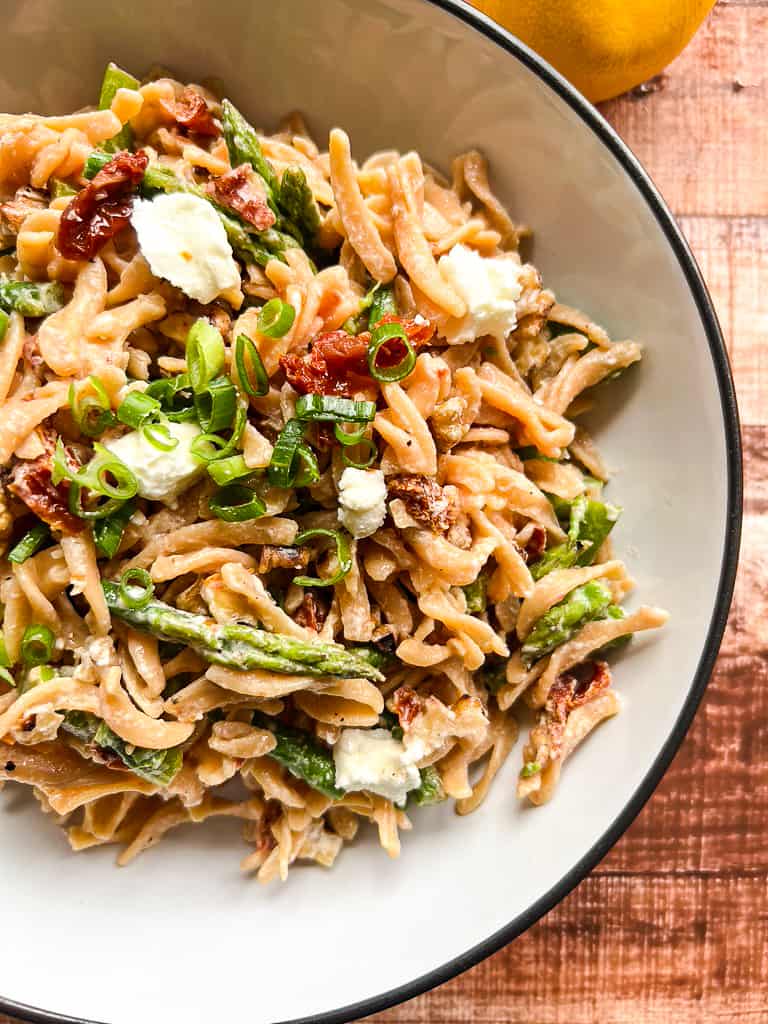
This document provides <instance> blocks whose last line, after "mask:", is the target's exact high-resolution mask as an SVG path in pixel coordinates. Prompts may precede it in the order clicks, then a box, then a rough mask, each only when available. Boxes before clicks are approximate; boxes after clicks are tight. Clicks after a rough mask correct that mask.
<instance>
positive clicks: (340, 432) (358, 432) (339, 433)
mask: <svg viewBox="0 0 768 1024" xmlns="http://www.w3.org/2000/svg"><path fill="white" fill-rule="evenodd" d="M367 431H368V424H367V423H361V424H360V426H359V427H357V428H356V429H355V430H346V429H345V427H344V425H343V424H342V423H334V425H333V432H334V434H335V435H336V440H337V441H338V442H339V444H340V445H342V446H343V447H344V448H349V447H351V446H352V445H355V444H360V442H361V441H362V440H364V438H365V435H366V433H367Z"/></svg>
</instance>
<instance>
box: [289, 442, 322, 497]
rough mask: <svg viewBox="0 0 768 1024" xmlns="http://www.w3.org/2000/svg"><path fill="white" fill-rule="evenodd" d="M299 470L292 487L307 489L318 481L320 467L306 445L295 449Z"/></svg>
mask: <svg viewBox="0 0 768 1024" xmlns="http://www.w3.org/2000/svg"><path fill="white" fill-rule="evenodd" d="M296 454H297V456H298V460H299V469H298V472H297V474H296V478H295V480H294V482H293V486H294V487H309V486H310V485H311V484H314V483H315V482H316V481H318V480H319V479H320V467H319V466H318V464H317V456H316V455H315V453H314V452H313V451H312V449H311V448H310V447H309V445H308V444H303V443H302V444H300V445H299V447H298V449H297V453H296Z"/></svg>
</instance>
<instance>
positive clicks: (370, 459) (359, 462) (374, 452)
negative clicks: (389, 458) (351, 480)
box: [341, 437, 379, 469]
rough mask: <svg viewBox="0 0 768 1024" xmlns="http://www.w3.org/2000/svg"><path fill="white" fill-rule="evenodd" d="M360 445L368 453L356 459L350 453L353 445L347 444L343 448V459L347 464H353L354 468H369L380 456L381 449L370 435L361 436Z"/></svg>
mask: <svg viewBox="0 0 768 1024" xmlns="http://www.w3.org/2000/svg"><path fill="white" fill-rule="evenodd" d="M358 445H359V446H360V448H362V449H363V452H364V453H366V454H362V455H361V457H360V458H359V459H355V458H353V457H352V455H351V454H350V452H351V450H352V447H353V446H352V445H345V446H344V447H343V448H342V449H341V461H342V462H343V463H344V465H345V466H351V467H352V468H353V469H368V467H369V466H372V465H373V463H374V462H375V461H376V459H377V458H378V455H379V449H378V448H377V447H376V442H375V441H373V440H372V439H371V438H370V437H361V438H360V441H359V442H358Z"/></svg>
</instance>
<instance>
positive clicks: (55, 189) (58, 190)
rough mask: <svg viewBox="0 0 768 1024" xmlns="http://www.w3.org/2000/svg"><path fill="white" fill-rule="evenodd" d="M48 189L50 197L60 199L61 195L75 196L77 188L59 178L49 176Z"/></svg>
mask: <svg viewBox="0 0 768 1024" xmlns="http://www.w3.org/2000/svg"><path fill="white" fill-rule="evenodd" d="M48 191H49V192H50V194H51V199H61V197H62V196H76V195H77V189H76V188H72V186H71V185H68V184H67V183H66V181H61V179H60V178H49V179H48Z"/></svg>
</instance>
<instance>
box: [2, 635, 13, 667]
mask: <svg viewBox="0 0 768 1024" xmlns="http://www.w3.org/2000/svg"><path fill="white" fill-rule="evenodd" d="M0 667H2V668H10V667H11V659H10V658H9V657H8V649H7V648H6V646H5V640H4V639H3V637H2V636H0Z"/></svg>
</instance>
